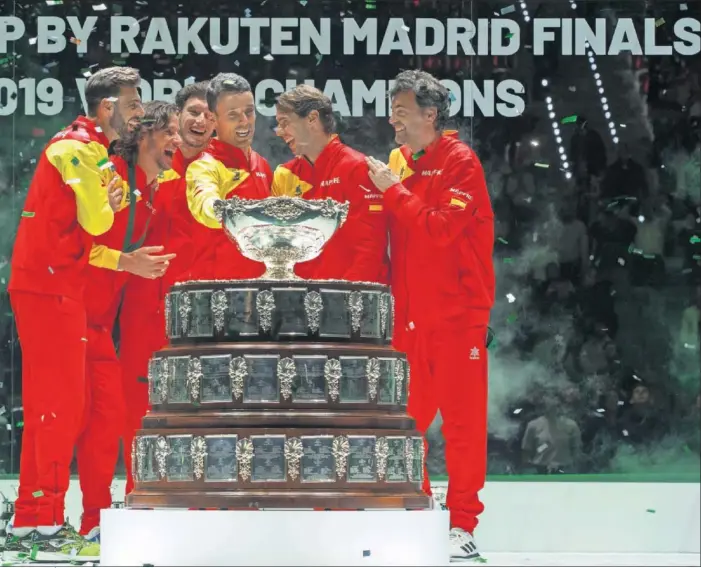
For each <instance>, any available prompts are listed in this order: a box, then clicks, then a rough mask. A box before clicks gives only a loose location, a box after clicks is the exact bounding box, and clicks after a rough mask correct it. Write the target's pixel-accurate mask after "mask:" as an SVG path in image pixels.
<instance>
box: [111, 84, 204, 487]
mask: <svg viewBox="0 0 701 568" xmlns="http://www.w3.org/2000/svg"><path fill="white" fill-rule="evenodd" d="M207 86H208V83H207V82H201V83H194V84H192V85H187V86H186V87H184V88H183V89H181V90H180V91H179V92H178V94H177V95H176V96H175V104H176V106H177V107H178V110H179V111H180V118H179V130H180V138H181V139H182V141H183V142H182V145H181V146H180V148H178V150H177V151H176V152H175V156H174V157H173V165H172V168H171V169H170V170H168V171H166V172H163V173H162V174H161V175H160V176H159V182H160V183H159V186H158V193H157V195H156V201H155V203H154V208H155V209H156V217H155V219H154V222H153V223H152V224H151V229H150V230H149V235H148V236H147V238H146V242H145V243H144V244H145V246H159V245H162V246H163V247H165V248H164V253H166V254H174V255H175V258H174V259H173V260H172V262H171V263H170V266H169V267H168V270H167V272H166V273H165V274H164V275H163V276H161V277H160V278H156V279H147V278H140V277H138V276H130V277H129V279H128V281H127V284H126V288H125V290H124V299H123V301H122V307H121V310H120V312H119V329H120V342H119V362H120V364H121V367H122V388H123V392H124V402H125V406H126V416H125V424H124V431H123V436H122V447H123V450H124V465H125V468H126V472H127V484H126V490H125V494H126V495H128V494H129V493H131V490H132V489H133V488H134V478H133V476H132V470H131V455H132V452H131V450H132V441H133V439H134V435H135V433H136V430H138V429H139V427H140V426H141V419H142V418H143V417H144V416H145V415H146V412H147V410H148V406H149V401H148V383H147V382H146V380H145V377H147V375H148V362H149V359H150V358H151V356H152V355H153V353H154V352H155V351H158V350H159V349H162V348H163V347H164V346H165V345H166V344H167V342H168V341H167V338H166V333H165V325H164V318H165V316H164V313H165V296H166V294H167V293H168V291H169V290H170V288H171V286H172V285H173V284H175V283H176V282H178V281H185V280H188V279H189V273H190V269H191V267H192V263H193V260H194V251H195V243H196V242H198V239H200V240H202V238H203V237H202V233H207V232H209V231H210V229H207V228H206V227H203V226H200V225H199V223H196V222H195V220H194V219H193V218H192V214H191V213H190V210H189V209H188V205H187V197H186V184H185V171H186V170H187V166H188V165H190V163H192V162H193V161H194V159H195V158H196V157H197V156H199V155H200V154H201V153H202V152H203V151H204V149H205V148H206V147H207V144H208V143H209V140H210V138H211V137H212V130H213V128H214V120H213V118H212V115H211V113H210V111H209V108H208V107H207V101H206V96H207Z"/></svg>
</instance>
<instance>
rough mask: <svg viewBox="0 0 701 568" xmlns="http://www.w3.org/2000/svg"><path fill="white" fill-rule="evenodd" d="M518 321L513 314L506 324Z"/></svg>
mask: <svg viewBox="0 0 701 568" xmlns="http://www.w3.org/2000/svg"><path fill="white" fill-rule="evenodd" d="M516 319H517V316H516V314H511V315H510V316H509V317H508V318H506V323H514V322H515V321H516Z"/></svg>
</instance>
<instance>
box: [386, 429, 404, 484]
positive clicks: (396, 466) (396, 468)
mask: <svg viewBox="0 0 701 568" xmlns="http://www.w3.org/2000/svg"><path fill="white" fill-rule="evenodd" d="M387 448H388V450H389V452H388V456H387V472H386V473H385V480H386V481H387V482H388V483H401V482H405V481H406V480H407V476H406V475H407V471H406V455H405V452H406V438H405V437H404V436H402V437H392V436H388V437H387Z"/></svg>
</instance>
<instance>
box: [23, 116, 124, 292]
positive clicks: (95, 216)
mask: <svg viewBox="0 0 701 568" xmlns="http://www.w3.org/2000/svg"><path fill="white" fill-rule="evenodd" d="M108 146H109V141H108V140H107V138H106V137H105V135H104V134H103V133H102V131H101V130H100V129H99V128H97V127H96V126H95V123H94V122H92V121H91V120H88V119H87V118H85V117H82V116H81V117H78V118H77V119H76V120H75V121H74V122H73V123H72V124H71V125H70V126H68V127H67V128H66V129H65V130H62V131H61V132H59V133H58V134H57V135H56V136H54V137H53V138H52V139H51V141H50V142H49V143H48V145H47V146H46V148H44V151H43V152H42V154H41V156H40V158H39V162H38V164H37V168H36V171H35V173H34V177H33V178H32V183H31V185H30V186H29V192H28V193H27V199H26V201H25V203H24V210H23V211H22V219H21V220H20V224H19V228H18V230H17V238H16V239H15V246H14V252H13V254H12V266H11V268H12V271H11V276H10V283H9V290H10V291H13V290H16V291H24V292H35V293H39V294H55V295H60V296H68V297H70V298H73V299H75V300H79V301H82V300H83V292H84V288H85V282H86V268H87V266H88V259H89V257H90V250H91V246H92V242H93V237H94V236H96V235H101V234H103V233H105V232H106V231H107V230H109V228H110V227H111V226H112V223H113V221H114V213H113V212H112V209H111V208H110V205H109V201H108V196H107V191H106V189H105V187H104V186H105V185H106V183H107V182H108V178H109V176H110V175H111V172H110V170H109V168H108V167H107V165H106V164H107V162H108V160H109V158H108V156H107V147H108Z"/></svg>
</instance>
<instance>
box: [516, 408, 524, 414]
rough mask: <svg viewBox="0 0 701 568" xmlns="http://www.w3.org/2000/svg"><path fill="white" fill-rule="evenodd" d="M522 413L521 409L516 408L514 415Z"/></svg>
mask: <svg viewBox="0 0 701 568" xmlns="http://www.w3.org/2000/svg"><path fill="white" fill-rule="evenodd" d="M522 411H523V408H517V409H516V410H514V414H521V412H522Z"/></svg>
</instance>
